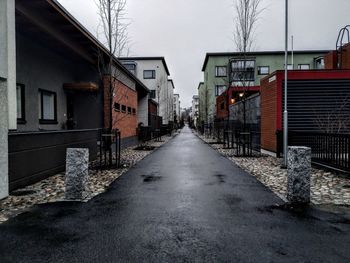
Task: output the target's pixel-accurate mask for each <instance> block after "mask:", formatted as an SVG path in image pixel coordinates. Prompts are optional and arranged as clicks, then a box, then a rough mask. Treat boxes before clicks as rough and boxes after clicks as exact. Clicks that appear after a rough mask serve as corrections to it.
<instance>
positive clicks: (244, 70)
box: [198, 50, 329, 123]
mask: <svg viewBox="0 0 350 263" xmlns="http://www.w3.org/2000/svg"><path fill="white" fill-rule="evenodd" d="M328 52H329V51H325V50H309V51H294V52H293V54H291V53H290V54H289V60H288V61H289V63H288V69H289V70H308V69H323V68H324V58H323V56H324V54H326V53H328ZM281 69H284V52H283V51H258V52H249V53H246V54H245V55H242V54H241V53H237V52H232V53H207V54H206V57H205V60H204V64H203V67H202V72H203V73H204V82H203V83H200V85H199V87H198V95H199V101H200V102H199V105H200V106H199V116H200V121H204V122H205V123H212V122H213V121H214V120H215V117H216V107H215V104H216V97H217V96H219V95H221V94H222V93H223V92H224V91H225V90H226V89H227V88H228V87H231V86H243V85H244V86H260V79H262V78H264V77H265V76H266V75H269V74H271V73H273V72H274V71H276V70H281ZM242 76H243V77H244V80H245V81H244V83H242Z"/></svg>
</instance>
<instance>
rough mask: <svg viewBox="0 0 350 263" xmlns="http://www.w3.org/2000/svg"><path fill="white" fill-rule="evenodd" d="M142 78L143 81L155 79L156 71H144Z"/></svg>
mask: <svg viewBox="0 0 350 263" xmlns="http://www.w3.org/2000/svg"><path fill="white" fill-rule="evenodd" d="M143 78H144V79H155V78H156V71H155V70H144V71H143Z"/></svg>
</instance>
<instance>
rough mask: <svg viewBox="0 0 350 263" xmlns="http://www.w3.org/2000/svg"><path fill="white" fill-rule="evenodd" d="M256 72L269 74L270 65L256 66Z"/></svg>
mask: <svg viewBox="0 0 350 263" xmlns="http://www.w3.org/2000/svg"><path fill="white" fill-rule="evenodd" d="M258 74H259V75H269V74H270V67H269V66H260V67H258Z"/></svg>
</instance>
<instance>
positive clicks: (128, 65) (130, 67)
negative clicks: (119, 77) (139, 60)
mask: <svg viewBox="0 0 350 263" xmlns="http://www.w3.org/2000/svg"><path fill="white" fill-rule="evenodd" d="M124 67H126V68H127V70H129V71H130V72H131V73H132V74H134V75H136V64H135V63H125V64H124Z"/></svg>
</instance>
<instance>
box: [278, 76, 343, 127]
mask: <svg viewBox="0 0 350 263" xmlns="http://www.w3.org/2000/svg"><path fill="white" fill-rule="evenodd" d="M283 85H284V84H283ZM282 89H283V86H282ZM283 93H284V92H283ZM283 98H284V96H283ZM283 104H284V99H283ZM283 109H284V105H283V107H282V112H283ZM282 116H283V115H282ZM288 125H289V129H290V130H299V131H322V132H328V133H350V80H331V79H329V80H312V81H310V80H307V81H305V80H302V81H301V80H291V81H288Z"/></svg>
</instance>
